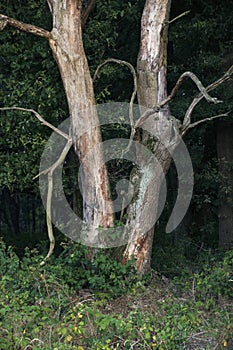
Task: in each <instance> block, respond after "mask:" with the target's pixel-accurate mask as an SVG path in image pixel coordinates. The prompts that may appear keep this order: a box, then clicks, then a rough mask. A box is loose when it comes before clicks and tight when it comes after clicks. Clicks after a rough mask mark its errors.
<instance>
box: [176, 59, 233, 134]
mask: <svg viewBox="0 0 233 350" xmlns="http://www.w3.org/2000/svg"><path fill="white" fill-rule="evenodd" d="M232 74H233V65H232V66H231V67H230V68H229V69H228V71H227V72H226V73H225V74H224V75H223V76H222V77H221V78H220V79H218V80H216V81H215V82H213V83H212V84H210V85H209V86H207V88H206V89H205V90H206V91H207V92H209V91H212V90H214V89H216V88H217V87H218V86H219V85H221V84H222V83H224V82H225V81H227V80H229V79H230V78H231V75H232ZM203 97H204V96H203V94H202V93H201V94H199V95H198V96H197V97H195V98H194V99H193V101H192V103H191V104H190V106H189V108H188V109H187V112H186V114H185V117H184V121H183V126H182V128H183V130H185V129H186V128H187V127H188V126H189V124H190V123H191V115H192V112H193V110H194V108H195V107H196V105H197V104H198V103H199V102H200V101H201V100H202V99H203Z"/></svg>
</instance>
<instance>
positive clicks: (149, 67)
mask: <svg viewBox="0 0 233 350" xmlns="http://www.w3.org/2000/svg"><path fill="white" fill-rule="evenodd" d="M170 5H171V1H170V0H147V1H146V3H145V7H144V11H143V15H142V20H141V43H140V51H139V55H138V62H137V74H138V102H139V105H140V108H141V114H142V113H143V112H144V111H145V110H146V109H148V108H152V107H155V106H156V105H158V104H159V103H160V102H161V101H162V100H164V99H165V98H166V97H167V84H166V71H167V31H168V20H169V13H170ZM143 128H144V130H143V135H142V144H143V145H144V146H145V147H147V148H149V149H150V151H151V152H152V153H153V154H154V155H155V159H153V158H152V159H149V160H148V159H147V160H145V159H144V157H143V155H141V156H140V155H138V158H139V159H138V163H139V164H140V162H141V167H140V168H141V169H140V171H138V174H137V177H138V179H137V180H138V190H137V193H136V196H135V197H136V199H135V200H134V201H133V203H132V204H131V205H130V206H129V210H128V212H129V214H128V219H127V223H126V226H127V230H128V231H129V243H128V244H127V247H126V250H125V252H124V259H123V261H127V260H129V259H132V258H135V259H136V266H137V269H138V271H139V273H140V274H144V273H145V272H146V271H147V270H148V268H149V267H150V259H151V252H152V244H153V235H154V219H155V218H156V215H157V210H158V205H159V194H160V189H161V185H162V181H163V178H164V174H166V172H167V170H168V168H169V166H170V161H171V157H172V153H173V151H174V149H175V148H176V146H177V144H178V143H179V136H178V130H177V129H176V127H175V126H174V125H173V122H172V119H170V112H169V108H168V107H167V106H165V108H164V109H162V110H160V111H159V112H158V113H154V114H153V115H151V116H150V117H149V118H148V119H147V120H146V121H145V122H144V124H143ZM134 176H135V175H134Z"/></svg>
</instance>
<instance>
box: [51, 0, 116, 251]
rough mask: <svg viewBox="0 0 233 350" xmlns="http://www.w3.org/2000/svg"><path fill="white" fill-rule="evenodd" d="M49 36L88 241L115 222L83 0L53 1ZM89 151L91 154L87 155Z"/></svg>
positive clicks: (96, 237) (91, 240)
mask: <svg viewBox="0 0 233 350" xmlns="http://www.w3.org/2000/svg"><path fill="white" fill-rule="evenodd" d="M50 3H52V6H51V11H52V14H53V30H52V32H51V34H52V38H51V39H49V43H50V46H51V48H52V51H53V55H54V57H55V59H56V61H57V64H58V67H59V70H60V73H61V77H62V80H63V84H64V88H65V92H66V96H67V101H68V106H69V112H70V117H71V127H72V138H73V142H74V147H75V151H76V154H77V155H78V157H79V160H80V163H81V168H82V185H81V187H82V193H83V199H84V211H83V212H84V221H85V222H86V223H87V224H91V231H90V232H89V233H88V237H87V238H86V243H88V242H89V243H90V244H92V243H94V242H95V241H96V240H97V239H98V230H97V228H98V227H100V226H101V227H103V228H106V227H109V226H113V214H112V203H111V200H110V198H109V188H108V176H107V171H106V167H105V165H104V161H103V156H102V150H101V146H99V147H98V145H101V135H100V129H99V126H98V116H97V111H96V106H95V97H94V90H93V84H92V79H91V76H90V72H89V67H88V63H87V59H86V55H85V52H84V48H83V42H82V25H81V1H74V0H60V1H53V2H50ZM87 155H88V157H87Z"/></svg>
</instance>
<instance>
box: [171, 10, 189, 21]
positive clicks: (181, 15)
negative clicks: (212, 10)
mask: <svg viewBox="0 0 233 350" xmlns="http://www.w3.org/2000/svg"><path fill="white" fill-rule="evenodd" d="M190 11H191V10H188V11H185V12H183V13H181V14H180V15H178V16H176V17H175V18H173V19H171V20H170V21H169V22H168V24H171V23H173V22H175V21H176V20H177V19H179V18H181V17H183V16H186V15H187V14H188V13H189V12H190Z"/></svg>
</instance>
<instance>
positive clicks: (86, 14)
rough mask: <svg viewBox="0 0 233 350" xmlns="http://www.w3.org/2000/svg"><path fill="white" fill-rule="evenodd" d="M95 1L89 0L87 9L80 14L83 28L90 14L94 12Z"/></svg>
mask: <svg viewBox="0 0 233 350" xmlns="http://www.w3.org/2000/svg"><path fill="white" fill-rule="evenodd" d="M96 1H97V0H90V2H89V3H88V5H87V7H86V8H85V9H84V11H83V13H82V27H84V26H85V24H86V23H87V20H88V17H89V15H90V13H91V12H92V11H93V10H94V7H95V4H96Z"/></svg>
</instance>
